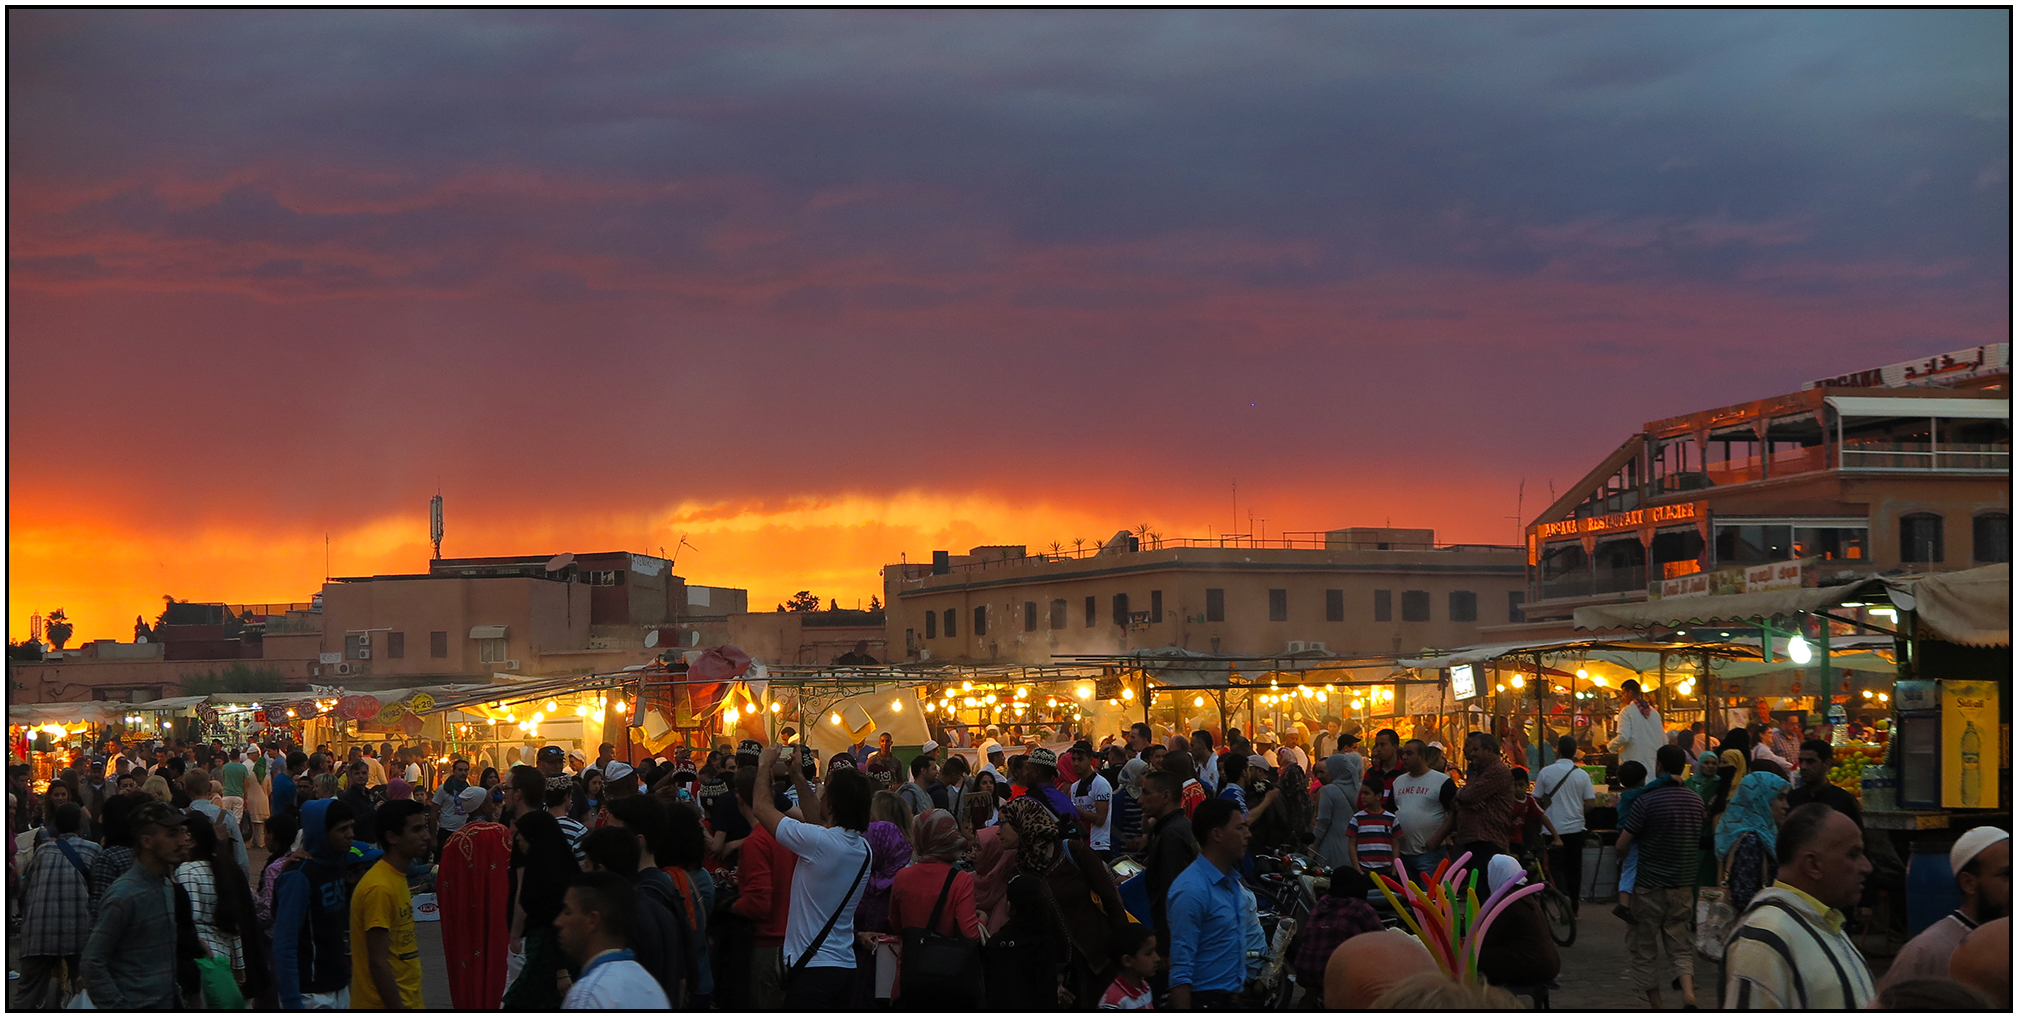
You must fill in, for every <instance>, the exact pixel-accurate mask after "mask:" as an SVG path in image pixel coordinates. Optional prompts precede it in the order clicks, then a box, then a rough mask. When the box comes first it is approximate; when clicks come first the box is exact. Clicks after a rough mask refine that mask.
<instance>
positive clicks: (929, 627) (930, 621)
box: [925, 612, 939, 640]
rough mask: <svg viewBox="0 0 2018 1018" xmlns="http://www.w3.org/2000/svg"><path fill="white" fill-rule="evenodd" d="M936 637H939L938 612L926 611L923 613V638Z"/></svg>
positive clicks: (931, 638)
mask: <svg viewBox="0 0 2018 1018" xmlns="http://www.w3.org/2000/svg"><path fill="white" fill-rule="evenodd" d="M938 638H939V613H938V612H926V613H925V639H927V640H936V639H938Z"/></svg>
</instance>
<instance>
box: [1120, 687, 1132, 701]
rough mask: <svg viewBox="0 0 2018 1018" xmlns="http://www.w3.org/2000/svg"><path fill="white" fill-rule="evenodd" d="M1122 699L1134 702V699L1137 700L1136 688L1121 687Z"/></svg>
mask: <svg viewBox="0 0 2018 1018" xmlns="http://www.w3.org/2000/svg"><path fill="white" fill-rule="evenodd" d="M1121 698H1122V699H1123V700H1133V699H1135V688H1134V687H1133V686H1123V687H1121Z"/></svg>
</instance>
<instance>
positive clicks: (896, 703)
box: [890, 700, 904, 710]
mask: <svg viewBox="0 0 2018 1018" xmlns="http://www.w3.org/2000/svg"><path fill="white" fill-rule="evenodd" d="M890 709H891V710H903V709H904V701H902V700H892V701H890Z"/></svg>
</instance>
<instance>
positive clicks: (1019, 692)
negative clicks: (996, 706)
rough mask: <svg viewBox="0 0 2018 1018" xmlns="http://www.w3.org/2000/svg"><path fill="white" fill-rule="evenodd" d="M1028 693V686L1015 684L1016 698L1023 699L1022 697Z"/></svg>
mask: <svg viewBox="0 0 2018 1018" xmlns="http://www.w3.org/2000/svg"><path fill="white" fill-rule="evenodd" d="M1029 695H1030V687H1029V686H1017V687H1016V699H1018V700H1021V699H1023V698H1024V697H1027V696H1029Z"/></svg>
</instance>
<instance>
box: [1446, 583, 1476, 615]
mask: <svg viewBox="0 0 2018 1018" xmlns="http://www.w3.org/2000/svg"><path fill="white" fill-rule="evenodd" d="M1450 620H1451V621H1452V622H1477V621H1478V593H1477V592H1476V591H1470V590H1453V591H1451V592H1450Z"/></svg>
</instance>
